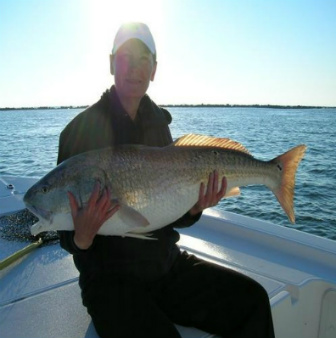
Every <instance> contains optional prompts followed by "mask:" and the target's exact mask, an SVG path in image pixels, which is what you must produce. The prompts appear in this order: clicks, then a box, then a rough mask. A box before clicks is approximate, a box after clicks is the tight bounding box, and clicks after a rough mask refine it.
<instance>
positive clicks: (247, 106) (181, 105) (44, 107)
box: [0, 104, 336, 111]
mask: <svg viewBox="0 0 336 338" xmlns="http://www.w3.org/2000/svg"><path fill="white" fill-rule="evenodd" d="M159 106H161V107H171V108H202V107H204V108H271V109H335V108H336V107H328V106H301V105H297V106H290V105H287V106H286V105H273V104H246V105H244V104H161V105H159ZM87 107H89V106H52V107H48V106H43V107H17V108H14V107H5V108H0V111H6V110H49V109H50V110H55V109H85V108H87Z"/></svg>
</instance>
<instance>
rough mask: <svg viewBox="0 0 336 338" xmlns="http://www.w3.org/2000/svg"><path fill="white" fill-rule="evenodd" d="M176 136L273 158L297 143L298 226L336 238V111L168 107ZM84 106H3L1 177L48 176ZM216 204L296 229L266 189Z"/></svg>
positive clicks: (245, 191) (251, 189)
mask: <svg viewBox="0 0 336 338" xmlns="http://www.w3.org/2000/svg"><path fill="white" fill-rule="evenodd" d="M169 111H170V112H171V114H172V115H173V123H172V124H171V130H172V134H173V137H174V138H177V137H179V136H181V135H184V134H188V133H199V134H207V135H213V136H221V137H230V138H232V139H234V140H237V141H239V142H241V143H242V144H244V145H245V146H246V148H248V149H249V151H250V152H251V153H252V154H253V155H254V156H255V157H257V158H259V159H263V160H270V159H271V158H273V157H276V156H278V155H280V154H282V153H283V152H285V151H287V150H289V149H290V148H292V147H294V146H296V145H298V144H306V145H307V147H308V149H307V152H306V156H305V158H304V159H303V161H302V162H301V164H300V166H299V170H298V172H297V178H296V195H295V213H296V225H295V228H296V229H299V230H302V231H306V232H309V233H312V234H316V235H320V236H323V237H328V238H331V239H334V240H335V239H336V211H335V209H336V191H335V187H336V184H335V183H336V173H335V165H336V157H335V148H336V136H335V132H334V126H335V125H336V123H335V122H336V109H293V110H291V109H268V108H209V107H202V108H196V107H195V108H187V107H186V108H176V107H174V108H169ZM78 112H80V110H78V109H63V110H18V111H0V121H1V125H0V154H1V157H0V175H20V176H32V177H41V176H43V175H44V174H46V173H47V172H48V171H49V170H51V169H52V168H53V167H54V166H55V164H56V158H57V149H58V138H59V134H60V132H61V130H62V129H63V128H64V126H65V125H66V124H67V123H68V122H69V121H70V120H71V119H72V118H73V117H74V116H75V115H77V114H78ZM217 208H220V209H223V210H228V211H232V212H236V213H239V214H243V215H247V216H250V217H255V218H259V219H264V220H267V221H271V222H274V223H277V224H281V225H284V226H289V227H292V225H291V224H290V223H289V221H288V220H287V217H286V215H285V214H284V212H283V211H282V209H281V207H280V205H279V204H278V202H277V201H276V199H275V197H274V196H273V195H272V193H271V192H269V191H268V190H267V189H265V188H263V187H259V186H253V187H248V188H243V189H242V195H241V196H240V197H239V198H235V199H227V200H225V201H222V202H221V203H220V205H219V206H217Z"/></svg>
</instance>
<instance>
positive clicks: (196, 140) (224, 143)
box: [173, 134, 251, 155]
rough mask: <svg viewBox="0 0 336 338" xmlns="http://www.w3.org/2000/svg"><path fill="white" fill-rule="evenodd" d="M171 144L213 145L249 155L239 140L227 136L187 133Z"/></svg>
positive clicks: (185, 145) (179, 145) (183, 145)
mask: <svg viewBox="0 0 336 338" xmlns="http://www.w3.org/2000/svg"><path fill="white" fill-rule="evenodd" d="M173 145H174V146H175V147H215V148H223V149H229V150H236V151H240V152H243V153H245V154H248V155H251V154H250V152H249V151H248V150H247V149H246V148H245V147H244V146H243V145H242V144H241V143H239V142H237V141H233V140H231V139H229V138H219V137H212V136H206V135H197V134H188V135H184V136H182V137H180V138H178V139H177V140H176V141H175V142H174V143H173Z"/></svg>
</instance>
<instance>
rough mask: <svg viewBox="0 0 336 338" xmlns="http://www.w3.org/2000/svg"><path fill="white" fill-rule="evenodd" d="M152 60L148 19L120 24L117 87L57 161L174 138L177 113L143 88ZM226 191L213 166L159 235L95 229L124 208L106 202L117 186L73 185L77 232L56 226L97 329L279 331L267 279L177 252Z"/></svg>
mask: <svg viewBox="0 0 336 338" xmlns="http://www.w3.org/2000/svg"><path fill="white" fill-rule="evenodd" d="M156 68H157V60H156V47H155V43H154V39H153V36H152V34H151V32H150V30H149V28H148V27H147V26H146V25H145V24H143V23H128V24H124V25H122V26H121V27H120V29H119V30H118V32H117V34H116V37H115V40H114V44H113V50H112V54H111V55H110V70H111V74H112V75H113V76H114V85H113V86H112V87H111V88H110V89H109V90H107V91H105V92H104V93H103V95H102V96H101V98H100V99H99V101H98V102H96V103H95V104H93V105H92V106H90V107H89V108H87V109H86V110H84V111H83V112H81V113H80V114H79V115H77V116H76V117H75V118H74V119H73V120H72V121H71V122H70V123H69V124H68V125H67V126H66V127H65V129H64V130H63V131H62V133H61V135H60V140H59V153H58V163H61V162H62V161H64V160H66V159H67V158H69V157H71V156H74V155H76V154H79V153H82V152H85V151H88V150H93V149H98V148H102V147H106V146H118V145H123V144H144V145H148V146H158V147H163V146H166V145H169V144H170V143H171V142H172V141H173V140H172V136H171V133H170V130H169V124H170V123H171V121H172V118H171V115H170V113H169V112H168V111H167V110H166V109H164V108H161V107H159V106H157V105H156V104H155V103H154V102H153V101H152V100H151V99H150V98H149V96H148V95H147V94H146V92H147V89H148V87H149V84H150V82H151V81H153V80H154V77H155V73H156ZM225 190H226V179H225V178H222V179H220V178H219V177H218V173H217V172H213V173H211V174H210V176H209V179H208V182H204V183H202V184H201V186H200V190H199V200H198V202H197V203H196V204H195V206H194V207H193V208H192V209H191V210H190V211H189V212H187V213H186V214H185V215H184V216H183V217H182V218H180V219H178V220H177V221H175V222H174V223H173V224H170V225H167V226H166V227H164V228H162V229H160V230H157V231H155V232H153V233H152V234H153V236H154V237H155V238H157V240H155V241H148V240H142V239H137V238H129V237H126V238H122V237H118V236H101V235H98V234H97V232H98V230H99V228H100V227H101V226H102V224H103V223H104V222H105V221H106V220H107V219H108V218H110V217H113V215H114V214H115V213H117V212H118V209H119V206H118V205H112V203H111V201H110V196H111V192H110V191H108V190H107V189H106V188H105V187H101V186H100V184H99V183H97V184H96V185H95V187H94V189H93V192H92V195H91V197H90V199H89V201H88V203H87V205H86V206H83V207H82V206H81V205H80V202H79V201H77V200H76V198H75V196H74V195H73V194H71V192H69V195H68V197H69V203H70V206H71V211H72V217H73V222H74V231H60V232H59V235H60V244H61V246H62V247H63V248H64V249H65V250H67V251H68V252H70V253H71V254H72V255H73V259H74V263H75V265H76V267H77V269H78V270H79V274H80V275H79V285H80V287H81V291H82V300H83V304H84V305H85V306H86V307H87V310H88V313H89V314H90V316H91V317H92V321H93V324H94V326H95V328H96V331H97V333H98V335H99V336H100V337H102V338H105V337H116V338H117V337H118V338H121V337H133V338H135V337H147V338H150V337H153V338H159V337H160V338H165V337H167V338H174V337H180V334H179V332H178V330H177V329H176V327H175V325H174V323H175V324H180V325H184V326H193V327H196V328H199V329H201V330H203V331H207V332H210V333H213V334H217V335H220V336H222V337H230V338H233V337H243V338H248V337H253V338H258V337H259V338H262V337H264V338H272V337H274V332H273V323H272V315H271V310H270V304H269V299H268V295H267V293H266V291H265V290H264V289H263V287H262V286H261V285H259V284H258V283H257V282H255V281H254V280H252V279H250V278H248V277H247V276H244V275H242V274H240V273H238V272H235V271H232V270H229V269H227V268H224V267H222V266H219V265H215V264H212V263H209V262H206V261H203V260H201V259H200V258H197V257H196V256H193V255H189V254H188V253H187V252H181V251H180V249H179V247H178V246H177V244H176V243H177V242H178V240H179V233H178V231H177V230H176V228H182V227H189V226H192V225H193V224H195V223H196V222H197V221H198V220H199V219H200V217H201V214H202V211H203V210H204V209H205V208H208V207H210V206H214V205H216V204H217V203H218V202H219V200H220V199H221V198H222V197H223V196H224V195H225Z"/></svg>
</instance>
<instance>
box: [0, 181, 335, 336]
mask: <svg viewBox="0 0 336 338" xmlns="http://www.w3.org/2000/svg"><path fill="white" fill-rule="evenodd" d="M0 183H1V182H0ZM5 183H6V184H7V183H8V180H7V179H6V181H5ZM18 183H19V182H18ZM18 183H16V184H18ZM27 185H28V186H29V184H27ZM17 195H19V194H8V195H7V196H5V197H4V199H6V200H7V201H8V203H9V204H10V205H11V206H12V209H13V208H14V209H16V210H17V209H18V208H19V206H20V203H22V202H20V198H18V199H17V198H16V197H17ZM14 198H15V202H13V199H14ZM14 204H15V205H16V206H14ZM0 205H1V206H2V205H3V204H2V198H1V185H0ZM13 206H14V207H13ZM12 209H11V211H13V210H12ZM0 215H1V210H0ZM180 233H181V240H180V242H179V245H180V247H181V249H182V250H187V251H188V252H190V253H193V254H195V255H198V256H200V257H202V258H204V259H206V260H210V261H213V262H216V263H217V264H221V265H223V266H226V267H229V268H232V269H235V270H237V271H240V272H242V273H244V274H246V275H248V276H250V277H252V278H254V279H256V280H257V281H258V282H260V283H261V284H262V285H263V286H264V287H265V289H266V290H267V292H268V294H269V297H270V302H271V305H272V314H273V318H274V326H275V331H276V337H277V338H288V337H295V338H301V337H302V338H303V337H304V338H317V337H318V338H331V337H335V336H336V242H335V241H331V240H328V239H324V238H320V237H317V236H313V235H309V234H305V233H302V232H299V231H296V230H293V229H289V228H284V227H281V226H277V225H274V224H271V223H267V222H262V221H258V220H255V219H251V218H248V217H244V216H239V215H236V214H232V213H228V212H217V211H214V210H212V211H209V212H206V213H205V214H204V215H203V216H202V218H201V220H200V221H199V222H198V223H197V224H196V225H194V226H193V227H191V228H187V229H182V230H180ZM26 244H27V243H17V242H15V243H13V242H8V241H5V240H3V239H0V246H1V252H0V260H1V259H3V258H5V257H6V256H8V255H9V254H11V253H13V252H14V251H16V250H18V249H20V248H21V247H23V246H24V245H26ZM77 281H78V272H77V270H76V269H75V267H74V265H73V262H72V257H71V256H70V255H69V254H68V253H66V252H65V251H64V250H62V249H61V248H60V247H59V245H57V244H56V245H50V246H45V247H42V248H39V249H36V250H34V251H33V252H32V253H30V254H28V255H27V256H25V257H24V258H22V259H20V260H19V261H17V262H15V263H13V264H12V265H11V266H9V267H8V268H6V269H4V270H2V271H0V285H1V287H0V337H2V336H3V337H6V338H21V337H22V338H23V337H36V338H38V337H41V338H42V337H43V338H56V337H57V338H62V337H72V338H76V337H79V338H84V337H85V338H97V334H96V332H95V329H94V327H93V325H92V322H91V319H90V317H89V316H88V315H87V313H86V310H85V308H84V307H83V306H82V304H81V298H80V290H79V287H78V284H77ZM178 329H179V330H180V331H181V334H182V336H183V337H184V338H191V337H192V338H199V337H202V338H206V337H207V338H209V337H213V336H212V335H210V334H207V333H204V332H201V331H198V330H196V329H194V328H184V327H180V326H179V327H178ZM4 333H5V334H4Z"/></svg>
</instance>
